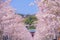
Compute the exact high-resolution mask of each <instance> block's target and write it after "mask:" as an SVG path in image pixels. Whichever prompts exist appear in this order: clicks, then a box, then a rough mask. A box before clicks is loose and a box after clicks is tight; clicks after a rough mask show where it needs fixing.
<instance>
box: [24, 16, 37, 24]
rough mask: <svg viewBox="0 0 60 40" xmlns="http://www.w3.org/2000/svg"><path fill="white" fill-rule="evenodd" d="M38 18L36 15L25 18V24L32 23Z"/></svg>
mask: <svg viewBox="0 0 60 40" xmlns="http://www.w3.org/2000/svg"><path fill="white" fill-rule="evenodd" d="M36 20H37V18H36V17H35V16H29V17H27V18H25V24H28V25H32V24H33V23H34V21H36Z"/></svg>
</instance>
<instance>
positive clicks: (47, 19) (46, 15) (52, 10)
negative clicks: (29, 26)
mask: <svg viewBox="0 0 60 40" xmlns="http://www.w3.org/2000/svg"><path fill="white" fill-rule="evenodd" d="M35 2H36V4H37V6H38V8H39V11H38V13H37V14H36V17H37V18H38V23H37V27H36V33H35V36H34V40H52V39H55V38H56V37H57V33H58V28H60V0H35Z"/></svg>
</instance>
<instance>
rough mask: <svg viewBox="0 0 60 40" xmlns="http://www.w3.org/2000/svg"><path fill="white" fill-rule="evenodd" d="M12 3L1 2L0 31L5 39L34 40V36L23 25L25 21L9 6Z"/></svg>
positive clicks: (0, 0) (8, 1) (9, 0)
mask: <svg viewBox="0 0 60 40" xmlns="http://www.w3.org/2000/svg"><path fill="white" fill-rule="evenodd" d="M10 2H11V0H5V1H4V0H0V20H1V21H0V29H1V30H3V34H2V35H3V37H4V38H3V39H5V40H7V39H8V40H32V36H31V35H30V33H29V31H28V30H27V29H26V27H25V25H24V23H23V20H24V19H23V18H22V17H21V16H20V15H17V14H15V10H14V9H13V8H12V7H11V6H10V5H9V4H10ZM2 28H3V29H2ZM6 38H7V39H6Z"/></svg>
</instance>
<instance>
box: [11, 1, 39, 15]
mask: <svg viewBox="0 0 60 40" xmlns="http://www.w3.org/2000/svg"><path fill="white" fill-rule="evenodd" d="M33 2H34V0H12V2H11V6H12V7H13V8H15V9H16V13H20V14H34V13H36V12H37V11H38V8H37V5H36V4H35V3H33Z"/></svg>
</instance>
